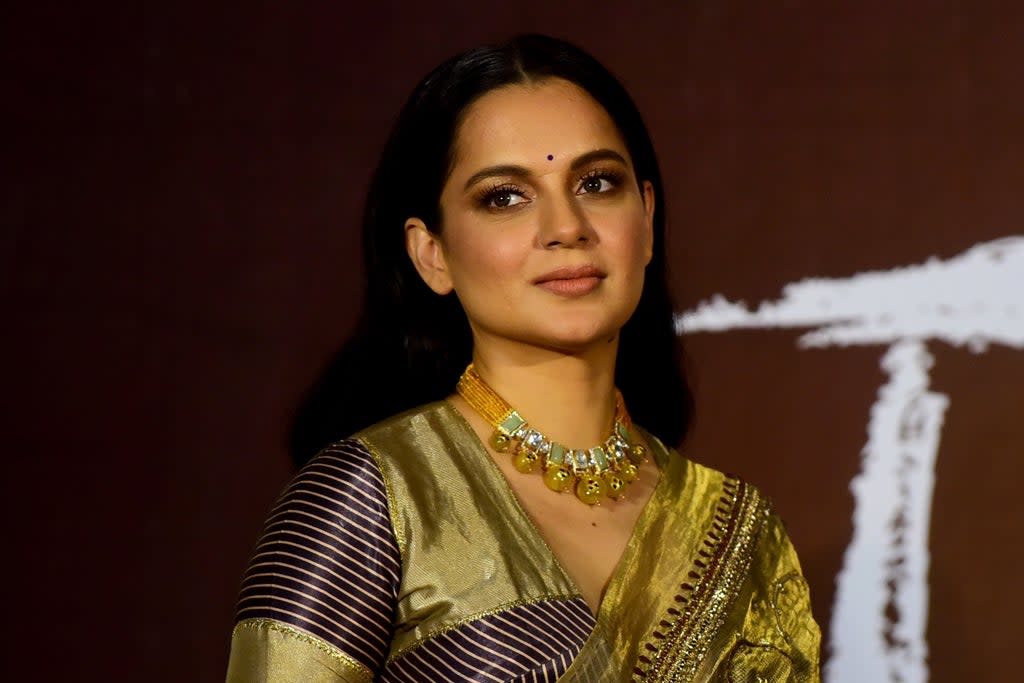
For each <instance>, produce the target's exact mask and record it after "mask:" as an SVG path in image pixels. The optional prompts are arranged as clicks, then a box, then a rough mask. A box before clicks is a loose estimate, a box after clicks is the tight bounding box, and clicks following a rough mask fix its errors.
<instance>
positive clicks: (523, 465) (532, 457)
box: [512, 448, 540, 474]
mask: <svg viewBox="0 0 1024 683" xmlns="http://www.w3.org/2000/svg"><path fill="white" fill-rule="evenodd" d="M512 464H513V465H515V466H516V469H517V470H519V471H520V472H522V473H523V474H529V473H530V472H533V471H534V470H536V469H537V467H538V466H539V465H540V456H539V455H538V454H537V452H536V451H531V450H529V449H528V448H520V449H519V450H518V451H516V454H515V455H514V456H513V457H512Z"/></svg>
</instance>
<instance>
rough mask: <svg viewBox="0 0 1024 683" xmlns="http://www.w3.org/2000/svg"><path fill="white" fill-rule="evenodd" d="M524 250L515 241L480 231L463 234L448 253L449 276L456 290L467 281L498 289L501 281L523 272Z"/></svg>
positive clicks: (467, 282)
mask: <svg viewBox="0 0 1024 683" xmlns="http://www.w3.org/2000/svg"><path fill="white" fill-rule="evenodd" d="M524 258H525V257H524V250H523V249H522V247H521V244H519V243H518V242H516V241H513V240H511V239H509V238H507V237H505V236H503V235H499V234H494V233H491V234H488V235H484V234H482V231H479V232H474V234H472V235H465V236H464V237H463V238H462V239H461V240H460V241H459V244H458V247H457V249H455V250H453V251H452V252H451V256H450V260H451V265H452V279H453V281H454V283H455V287H456V289H458V288H459V286H460V285H465V284H469V283H477V286H479V283H481V282H483V283H487V284H488V285H489V287H488V288H487V289H493V288H494V287H497V288H501V287H502V284H503V282H504V281H506V280H508V279H511V278H513V277H514V276H517V275H519V274H521V273H522V270H523V266H524Z"/></svg>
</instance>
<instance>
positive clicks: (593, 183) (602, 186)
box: [580, 178, 612, 192]
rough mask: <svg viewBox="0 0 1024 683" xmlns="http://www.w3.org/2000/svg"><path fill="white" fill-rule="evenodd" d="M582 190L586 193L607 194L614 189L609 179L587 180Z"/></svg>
mask: <svg viewBox="0 0 1024 683" xmlns="http://www.w3.org/2000/svg"><path fill="white" fill-rule="evenodd" d="M580 189H582V190H583V191H584V192H607V191H608V190H610V189H612V184H611V181H609V180H608V179H607V178H587V179H586V180H584V181H583V185H582V187H581V188H580Z"/></svg>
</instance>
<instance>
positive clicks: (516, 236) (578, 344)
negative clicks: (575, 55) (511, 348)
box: [406, 79, 654, 353]
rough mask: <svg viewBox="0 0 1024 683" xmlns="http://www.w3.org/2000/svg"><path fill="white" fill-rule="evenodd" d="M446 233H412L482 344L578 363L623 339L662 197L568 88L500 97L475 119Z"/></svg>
mask: <svg viewBox="0 0 1024 683" xmlns="http://www.w3.org/2000/svg"><path fill="white" fill-rule="evenodd" d="M454 152H455V154H454V166H453V168H452V172H451V175H450V177H449V178H448V180H447V182H446V184H445V186H444V189H443V191H442V193H441V201H440V205H441V216H442V229H441V234H440V236H437V235H434V234H431V233H430V232H429V231H427V230H426V226H424V225H423V223H422V222H421V221H419V220H417V219H410V220H409V221H408V222H407V224H406V236H407V245H408V247H409V252H410V256H411V257H412V258H413V261H414V263H415V264H416V266H417V269H418V270H419V272H420V274H421V275H422V276H423V278H424V280H425V281H426V282H427V284H428V285H430V287H431V288H432V289H434V291H436V292H438V293H442V294H443V293H447V292H450V291H451V290H452V289H454V290H455V293H456V294H457V296H458V297H459V301H460V302H461V303H462V306H463V308H464V309H465V311H466V315H467V317H468V319H469V323H470V326H471V327H472V330H473V337H474V344H476V345H477V346H478V347H479V346H480V345H483V344H493V343H509V342H511V343H514V344H527V345H531V346H534V347H542V348H547V349H554V350H558V351H563V352H569V353H577V352H580V351H583V350H584V349H586V348H587V347H588V346H591V345H594V344H601V343H607V342H608V341H609V340H610V339H613V338H615V336H616V334H617V333H618V331H619V329H621V327H622V326H623V325H624V324H625V323H626V321H627V320H628V319H629V317H630V316H631V315H632V313H633V311H634V309H635V308H636V305H637V302H638V301H639V299H640V292H641V290H642V288H643V282H644V267H645V266H646V265H647V263H648V262H649V261H650V259H651V249H652V215H653V207H654V194H653V190H652V188H651V185H650V183H648V182H644V183H643V184H642V189H641V186H638V184H637V179H636V176H635V175H634V171H633V166H632V162H631V160H630V158H629V155H628V153H627V151H626V145H625V143H624V142H623V140H622V137H621V136H620V134H619V132H618V130H617V129H616V127H615V124H614V123H613V122H612V120H611V118H610V117H609V116H608V114H607V113H606V112H605V111H604V109H603V108H602V107H601V106H600V105H599V104H597V102H596V101H594V99H593V98H591V97H590V95H588V94H587V93H586V92H585V91H583V90H582V89H580V88H579V87H578V86H576V85H574V84H572V83H569V82H568V81H564V80H561V79H549V80H545V81H541V82H539V83H535V84H532V85H514V86H508V87H505V88H501V89H498V90H494V91H491V92H490V93H488V94H486V95H484V96H483V97H481V98H480V99H479V100H477V101H476V102H475V103H474V104H473V105H472V106H471V107H469V109H468V110H467V111H466V114H465V116H464V119H463V122H462V125H461V126H460V128H459V131H458V135H457V137H456V142H455V148H454Z"/></svg>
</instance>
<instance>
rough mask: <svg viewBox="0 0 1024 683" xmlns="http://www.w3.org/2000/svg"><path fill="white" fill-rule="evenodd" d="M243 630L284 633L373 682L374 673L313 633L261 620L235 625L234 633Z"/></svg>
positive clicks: (277, 622) (246, 621) (250, 620)
mask: <svg viewBox="0 0 1024 683" xmlns="http://www.w3.org/2000/svg"><path fill="white" fill-rule="evenodd" d="M242 629H253V630H257V631H261V630H266V631H277V632H278V633H284V634H286V635H289V636H291V637H293V638H295V639H297V640H299V641H301V642H303V643H306V644H307V645H310V646H312V647H315V648H316V649H318V650H320V651H321V652H323V653H325V654H327V655H329V656H330V657H332V658H334V659H335V660H337V661H339V662H341V663H342V664H343V665H344V666H345V667H346V668H347V669H348V670H349V671H351V672H352V674H353V675H354V676H358V677H359V679H360V680H363V681H366V683H371V681H373V672H372V671H370V670H369V669H367V668H366V667H365V666H363V665H362V664H360V663H359V662H357V661H356V660H355V659H353V658H352V657H349V656H348V655H347V654H345V653H344V652H342V651H341V650H339V649H338V648H336V647H334V646H333V645H331V644H330V643H328V642H327V641H325V640H323V639H321V638H317V637H316V636H314V635H312V634H311V633H306V632H305V631H303V630H302V629H298V628H295V627H294V626H291V625H289V624H283V623H281V622H280V621H275V620H273V619H259V618H256V619H243V620H242V621H240V622H238V623H237V624H235V628H234V630H233V632H232V633H233V634H234V633H237V632H238V631H240V630H242Z"/></svg>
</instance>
